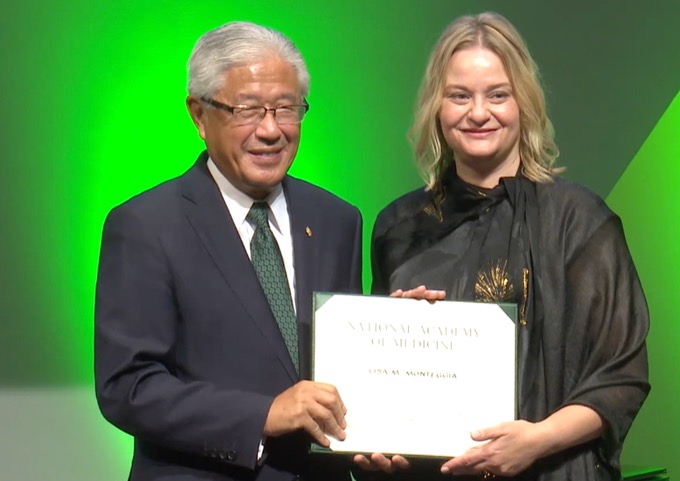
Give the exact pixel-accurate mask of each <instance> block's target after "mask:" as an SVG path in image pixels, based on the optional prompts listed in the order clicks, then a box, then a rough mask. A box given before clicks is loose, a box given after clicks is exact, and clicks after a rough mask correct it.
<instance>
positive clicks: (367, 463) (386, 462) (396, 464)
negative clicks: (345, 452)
mask: <svg viewBox="0 0 680 481" xmlns="http://www.w3.org/2000/svg"><path fill="white" fill-rule="evenodd" d="M354 462H355V463H356V464H358V465H359V466H361V468H362V469H365V470H367V471H383V472H385V473H392V472H394V471H395V470H397V469H407V468H408V467H409V462H408V460H407V459H406V458H404V457H403V456H399V455H398V454H397V455H394V456H392V457H391V458H388V457H387V456H385V455H383V454H380V453H373V454H371V456H370V457H368V458H367V457H366V456H364V455H363V454H357V455H355V456H354Z"/></svg>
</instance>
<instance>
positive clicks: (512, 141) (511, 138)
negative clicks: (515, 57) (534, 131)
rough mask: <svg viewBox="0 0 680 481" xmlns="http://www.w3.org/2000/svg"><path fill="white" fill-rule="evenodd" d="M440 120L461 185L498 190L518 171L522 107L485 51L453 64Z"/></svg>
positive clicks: (465, 53)
mask: <svg viewBox="0 0 680 481" xmlns="http://www.w3.org/2000/svg"><path fill="white" fill-rule="evenodd" d="M439 120H440V123H441V128H442V132H443V134H444V138H445V139H446V143H447V144H448V145H449V147H451V149H452V150H453V153H454V159H455V162H456V170H457V172H458V175H459V176H460V177H461V179H463V180H465V181H466V182H469V183H473V184H475V185H479V186H482V187H495V186H496V185H497V184H498V179H499V178H500V177H509V176H514V175H515V174H516V173H517V169H518V168H519V165H520V160H519V136H520V121H519V107H518V105H517V101H516V100H515V97H514V93H513V89H512V85H511V84H510V80H509V79H508V76H507V74H506V73H505V69H504V68H503V63H502V62H501V59H500V58H499V57H498V56H497V55H496V54H495V53H493V52H492V51H491V50H488V49H486V48H483V47H473V48H468V49H464V50H459V51H458V52H456V53H454V54H453V56H451V59H450V60H449V63H448V66H447V69H446V74H445V78H444V93H443V99H442V106H441V108H440V110H439Z"/></svg>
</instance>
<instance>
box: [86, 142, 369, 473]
mask: <svg viewBox="0 0 680 481" xmlns="http://www.w3.org/2000/svg"><path fill="white" fill-rule="evenodd" d="M206 161H207V154H206V153H203V154H202V155H201V156H200V157H199V159H198V161H197V162H196V164H195V165H194V166H193V167H192V168H191V169H190V170H189V171H187V172H186V173H185V174H184V175H182V176H181V177H179V178H177V179H174V180H171V181H168V182H166V183H164V184H161V185H159V186H158V187H156V188H154V189H151V190H149V191H147V192H145V193H143V194H141V195H139V196H137V197H135V198H133V199H131V200H129V201H128V202H126V203H124V204H122V205H121V206H119V207H117V208H115V209H113V210H112V211H111V213H110V214H109V216H108V217H107V219H106V223H105V226H104V234H103V240H102V249H101V257H100V265H99V275H98V281H97V295H96V309H95V311H96V312H95V375H96V392H97V399H98V402H99V406H100V409H101V411H102V413H103V414H104V416H105V417H106V418H107V419H108V420H109V421H110V422H112V423H113V424H114V425H116V426H117V427H119V428H120V429H122V430H124V431H126V432H128V433H129V434H131V435H132V436H134V438H135V448H134V457H133V462H132V468H131V473H130V479H131V480H135V481H136V480H144V481H161V480H167V481H170V480H172V481H199V480H200V481H208V480H210V481H213V480H215V481H217V480H258V481H279V480H281V481H283V480H292V479H296V478H297V479H305V480H307V479H312V480H317V479H318V480H324V481H325V480H331V479H342V480H346V479H348V471H347V469H346V463H344V461H341V460H340V458H339V457H335V456H330V457H329V456H323V455H321V457H322V459H316V458H314V456H312V455H310V454H309V453H308V445H309V438H308V437H307V435H306V434H305V433H304V432H297V433H292V434H290V435H286V436H282V437H278V438H270V439H267V440H266V442H265V453H264V456H263V457H262V458H260V459H259V460H258V457H257V451H258V447H259V444H260V441H261V439H262V436H263V427H264V423H265V419H266V416H267V412H268V410H269V407H270V405H271V403H272V401H273V399H274V397H275V396H276V395H278V394H280V393H281V392H283V391H284V390H286V389H287V388H289V387H290V386H292V385H293V384H295V383H296V382H297V381H298V379H299V378H298V375H297V374H296V372H295V368H294V366H293V363H292V361H291V359H290V356H289V354H288V351H287V349H286V346H285V344H284V341H283V338H282V337H281V333H280V332H279V330H278V327H277V324H276V321H275V319H274V317H273V315H272V312H271V310H270V308H269V305H268V303H267V300H266V298H265V295H264V293H263V291H262V288H261V286H260V284H259V282H258V280H257V277H256V274H255V271H254V270H253V267H252V264H251V263H250V260H249V258H248V256H247V254H246V251H245V249H244V247H243V244H242V242H241V239H240V237H239V235H238V232H237V231H236V228H235V226H234V224H233V222H232V221H231V217H230V216H229V213H228V211H227V208H226V206H225V204H224V200H223V199H222V196H221V193H220V191H219V189H218V187H217V185H216V184H215V182H214V180H213V178H212V177H211V175H210V173H209V171H208V169H207V166H206ZM283 188H284V191H285V194H286V200H287V203H288V209H289V214H290V222H291V232H292V237H293V256H294V263H295V280H296V296H297V299H296V301H297V317H298V331H299V340H300V352H301V367H300V371H301V377H302V378H308V377H309V370H310V365H309V363H310V356H309V354H310V345H311V344H310V325H311V317H312V291H328V292H356V293H360V292H361V229H362V222H361V215H360V213H359V211H358V210H357V209H356V208H355V207H353V206H351V205H349V204H347V203H346V202H344V201H342V200H340V199H339V198H337V197H335V196H333V195H332V194H330V193H328V192H326V191H324V190H322V189H320V188H318V187H315V186H313V185H311V184H309V183H306V182H304V181H301V180H297V179H294V178H292V177H290V176H287V177H286V178H285V179H284V180H283ZM310 234H311V235H310ZM341 394H342V393H341ZM317 456H318V455H317Z"/></svg>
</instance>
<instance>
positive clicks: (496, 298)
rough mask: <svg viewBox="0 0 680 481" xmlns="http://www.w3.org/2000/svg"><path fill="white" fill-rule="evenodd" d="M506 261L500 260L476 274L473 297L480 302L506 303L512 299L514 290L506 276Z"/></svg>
mask: <svg viewBox="0 0 680 481" xmlns="http://www.w3.org/2000/svg"><path fill="white" fill-rule="evenodd" d="M507 264H508V261H507V260H506V261H503V262H502V264H501V261H500V259H499V260H498V262H497V263H496V265H492V266H490V267H489V268H488V269H487V270H480V271H479V272H478V273H477V282H476V283H475V297H476V298H477V300H478V301H481V302H506V301H509V300H511V299H512V296H513V294H514V288H513V286H512V282H510V278H509V276H508V271H507V270H506V268H507Z"/></svg>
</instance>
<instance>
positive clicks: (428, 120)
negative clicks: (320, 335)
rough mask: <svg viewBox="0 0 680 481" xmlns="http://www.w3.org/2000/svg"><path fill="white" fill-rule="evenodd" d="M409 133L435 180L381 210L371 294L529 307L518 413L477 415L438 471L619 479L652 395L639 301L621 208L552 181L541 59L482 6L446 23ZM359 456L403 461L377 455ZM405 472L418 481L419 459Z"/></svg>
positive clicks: (377, 465) (379, 463)
mask: <svg viewBox="0 0 680 481" xmlns="http://www.w3.org/2000/svg"><path fill="white" fill-rule="evenodd" d="M413 134H414V139H415V153H416V157H417V160H418V163H419V165H420V167H421V168H422V170H423V172H424V173H425V178H426V184H427V185H426V187H425V188H424V189H419V190H416V191H414V192H411V193H408V194H406V195H405V196H403V197H401V198H399V199H397V200H396V201H394V202H393V203H391V204H390V205H389V206H388V207H387V208H385V209H384V210H383V211H382V212H381V213H380V214H379V216H378V218H377V220H376V223H375V227H374V231H373V245H372V256H373V258H372V259H373V276H374V284H373V292H374V293H375V294H387V293H393V295H397V296H406V297H426V298H430V299H438V298H443V297H444V296H445V297H446V298H448V299H455V300H466V301H481V302H514V303H517V305H518V306H519V313H520V319H519V322H518V324H517V330H518V340H519V341H518V370H517V372H518V390H517V392H518V399H517V403H518V411H519V419H518V420H516V421H511V422H507V423H503V424H501V425H497V426H480V431H478V432H475V433H472V437H473V438H474V439H475V440H477V441H486V443H485V444H482V445H481V446H478V447H476V448H473V449H471V450H469V451H468V452H466V453H465V454H463V455H462V456H459V457H457V458H454V459H451V460H449V461H447V462H446V463H444V464H443V465H442V466H441V467H440V468H439V472H440V473H441V474H443V475H446V474H450V475H481V476H482V477H487V478H488V477H492V476H494V475H501V476H508V477H516V478H517V479H540V480H567V479H573V480H591V479H595V480H600V479H602V480H604V479H619V476H620V467H619V456H620V453H621V448H622V443H623V440H624V438H625V436H626V433H627V432H628V429H629V427H630V425H631V423H632V421H633V418H634V417H635V415H636V414H637V412H638V410H639V409H640V406H641V405H642V402H643V401H644V399H645V397H646V395H647V393H648V391H649V384H648V381H647V354H646V348H645V337H646V334H647V331H648V326H649V319H648V312H647V307H646V302H645V299H644V295H643V292H642V289H641V286H640V283H639V280H638V277H637V274H636V271H635V268H634V266H633V263H632V260H631V257H630V254H629V251H628V248H627V246H626V243H625V239H624V235H623V231H622V227H621V222H620V220H619V218H618V217H617V216H616V215H615V214H614V213H612V212H611V211H610V210H609V209H608V208H607V206H606V205H605V204H604V202H603V201H602V200H601V199H600V198H598V197H597V196H596V195H595V194H593V193H591V192H590V191H588V190H586V189H585V188H583V187H580V186H578V185H574V184H571V183H569V182H567V181H564V180H561V179H558V178H556V177H555V176H556V174H558V173H559V171H560V169H557V168H555V167H554V161H555V159H556V157H557V149H556V147H555V144H554V142H553V131H552V127H551V124H550V121H549V119H548V118H547V115H546V108H545V100H544V95H543V92H542V90H541V87H540V85H539V82H538V73H537V69H536V66H535V64H534V62H533V60H532V58H531V56H530V55H529V52H528V50H527V48H526V45H525V43H524V41H523V40H522V39H521V37H520V36H519V34H518V33H517V31H516V30H515V29H514V28H513V26H512V25H510V23H509V22H508V21H507V20H505V19H504V18H503V17H501V16H500V15H497V14H494V13H483V14H481V15H478V16H476V17H463V18H460V19H458V20H456V21H455V22H453V23H452V24H451V25H450V26H449V27H448V29H447V30H446V31H445V32H444V34H443V35H442V37H441V38H440V40H439V42H438V44H437V45H436V47H435V49H434V51H433V53H432V56H431V58H430V61H429V64H428V67H427V71H426V74H425V79H424V83H423V86H422V89H421V95H420V102H419V109H418V113H417V118H416V122H415V126H414V129H413ZM424 286H427V287H424ZM356 461H357V462H358V463H359V464H360V465H362V466H364V467H366V468H369V469H371V468H372V469H382V470H385V471H391V470H393V469H394V468H404V467H408V466H409V462H408V461H407V460H405V459H404V458H402V457H400V456H395V457H393V458H392V459H388V458H386V457H384V456H382V455H379V454H374V455H373V456H371V458H370V459H366V458H364V457H362V456H357V457H356ZM406 473H410V474H409V476H408V477H413V479H423V476H417V475H415V474H416V473H415V472H414V471H413V466H411V470H410V471H405V472H404V474H406ZM414 476H415V477H414ZM438 476H439V474H437V475H436V476H434V477H438ZM426 477H427V476H426Z"/></svg>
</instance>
